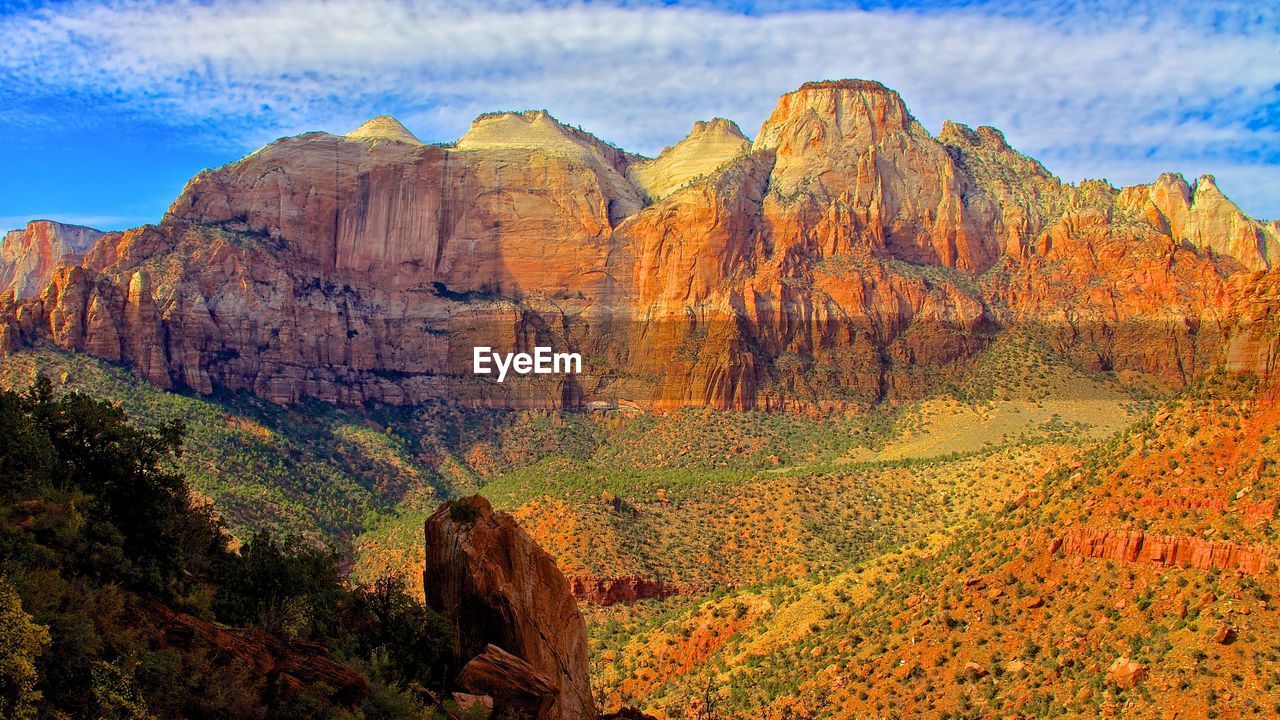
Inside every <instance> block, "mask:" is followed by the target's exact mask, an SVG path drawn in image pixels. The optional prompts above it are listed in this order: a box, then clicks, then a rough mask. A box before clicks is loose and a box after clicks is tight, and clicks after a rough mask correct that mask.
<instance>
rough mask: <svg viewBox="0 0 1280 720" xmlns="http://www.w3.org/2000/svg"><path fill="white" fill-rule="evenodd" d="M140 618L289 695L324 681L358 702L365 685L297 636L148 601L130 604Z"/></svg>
mask: <svg viewBox="0 0 1280 720" xmlns="http://www.w3.org/2000/svg"><path fill="white" fill-rule="evenodd" d="M133 612H134V614H135V615H136V616H137V617H138V620H139V624H140V625H141V626H142V627H146V628H148V629H150V630H151V631H153V632H155V633H157V634H158V637H159V638H161V639H162V641H163V642H164V643H165V644H166V645H168V646H171V647H179V648H183V649H185V650H203V651H209V652H211V653H212V655H213V657H214V658H215V660H217V661H219V662H223V663H235V664H237V665H241V666H244V667H247V668H249V669H250V670H251V671H252V672H251V676H252V677H255V678H263V679H264V680H265V681H266V683H267V687H266V688H265V689H266V690H268V691H270V692H274V693H277V694H283V695H285V696H294V695H297V694H298V693H299V692H301V691H302V690H303V689H304V688H307V687H313V686H324V687H327V688H329V689H330V692H332V696H331V697H332V700H333V701H334V702H336V703H338V704H340V705H346V706H348V707H358V706H359V705H360V703H361V702H362V701H363V700H364V699H365V698H366V697H368V696H369V686H368V683H366V682H365V679H364V677H363V676H362V675H361V674H360V673H358V672H356V671H355V670H353V669H351V668H349V667H347V666H346V665H343V664H342V663H339V662H337V661H335V660H332V659H330V658H329V654H328V651H327V650H325V648H324V647H322V646H320V645H316V644H314V643H309V642H305V641H301V640H295V641H293V642H285V641H284V640H281V639H280V638H278V637H276V636H275V635H272V634H271V633H268V632H266V631H263V630H260V629H242V628H230V627H225V626H222V625H216V624H214V623H211V622H209V621H207V620H201V619H200V618H197V617H195V616H192V615H188V614H186V613H181V612H177V611H175V610H172V609H170V608H168V607H166V606H164V605H162V604H160V603H158V602H154V601H148V602H146V603H145V604H143V605H141V606H139V607H137V608H134V609H133Z"/></svg>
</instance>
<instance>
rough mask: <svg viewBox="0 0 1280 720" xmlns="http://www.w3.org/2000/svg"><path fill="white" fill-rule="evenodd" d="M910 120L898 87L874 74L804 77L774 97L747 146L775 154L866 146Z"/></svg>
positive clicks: (909, 123) (902, 128)
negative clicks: (811, 79)
mask: <svg viewBox="0 0 1280 720" xmlns="http://www.w3.org/2000/svg"><path fill="white" fill-rule="evenodd" d="M914 123H915V119H914V118H912V117H911V113H910V112H908V111H907V107H906V105H905V104H903V102H902V98H901V97H900V96H899V95H898V93H897V92H895V91H893V90H890V89H889V88H887V87H885V86H884V85H882V84H881V83H878V82H875V81H874V80H823V81H820V82H807V83H805V84H803V85H801V86H800V88H799V89H797V90H795V91H793V92H789V93H787V94H786V95H783V96H782V98H781V99H779V100H778V105H777V106H776V107H775V108H774V111H773V114H772V115H770V116H769V119H768V120H765V122H764V125H763V126H761V128H760V134H759V135H758V136H757V137H756V141H755V144H754V146H753V147H754V148H755V149H757V150H760V149H774V150H777V151H778V153H779V155H780V156H782V155H799V154H804V153H808V152H812V151H817V152H823V153H829V152H830V151H832V150H833V149H834V148H835V147H836V146H844V145H850V144H852V145H855V146H860V147H866V146H867V145H870V144H872V143H873V142H875V141H876V140H877V139H878V138H880V137H883V136H884V135H886V134H888V133H891V132H895V131H906V130H909V129H910V128H911V126H912V124H914Z"/></svg>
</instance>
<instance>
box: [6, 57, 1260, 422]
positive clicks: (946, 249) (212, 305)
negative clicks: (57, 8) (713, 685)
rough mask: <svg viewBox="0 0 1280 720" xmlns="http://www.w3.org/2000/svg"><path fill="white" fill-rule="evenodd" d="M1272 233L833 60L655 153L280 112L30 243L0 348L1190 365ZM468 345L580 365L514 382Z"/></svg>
mask: <svg viewBox="0 0 1280 720" xmlns="http://www.w3.org/2000/svg"><path fill="white" fill-rule="evenodd" d="M7 245H8V242H6V246H7ZM1278 253H1280V230H1278V229H1277V225H1276V224H1275V223H1260V222H1257V221H1255V220H1253V219H1250V218H1248V217H1247V216H1245V215H1244V214H1243V213H1242V212H1240V210H1239V209H1238V208H1236V207H1235V206H1234V205H1233V204H1232V203H1231V202H1230V201H1229V200H1227V199H1226V198H1225V197H1224V196H1223V195H1222V193H1221V192H1220V191H1219V190H1218V188H1217V187H1216V184H1215V183H1214V181H1213V179H1212V178H1211V177H1208V176H1206V177H1203V178H1201V179H1200V180H1198V181H1197V182H1196V183H1195V184H1194V185H1190V184H1188V183H1187V182H1186V181H1185V180H1183V179H1182V178H1181V177H1180V176H1176V175H1165V176H1162V177H1160V178H1159V179H1158V180H1157V181H1156V182H1154V183H1152V184H1151V185H1141V186H1135V187H1130V188H1123V189H1118V188H1114V187H1111V186H1110V185H1108V184H1106V183H1103V182H1098V181H1089V182H1084V183H1081V184H1079V185H1071V184H1065V183H1063V182H1061V181H1060V180H1058V179H1057V178H1055V177H1053V176H1052V175H1051V174H1050V173H1048V172H1047V171H1046V170H1045V168H1044V167H1043V166H1041V165H1040V164H1039V163H1037V162H1036V161H1034V160H1032V159H1030V158H1027V157H1025V156H1023V155H1021V154H1020V153H1018V152H1017V151H1015V150H1014V149H1012V148H1011V147H1010V146H1009V145H1008V143H1007V142H1006V140H1005V138H1004V137H1003V135H1001V134H1000V132H999V131H998V130H995V129H994V128H987V127H979V128H976V129H972V128H968V127H965V126H963V125H960V124H958V123H952V122H948V123H947V124H945V125H944V126H943V128H942V129H941V132H940V133H939V134H938V136H937V137H934V136H932V135H931V134H930V133H929V132H928V131H927V130H926V129H925V128H924V127H923V126H921V124H920V123H919V122H918V121H916V120H915V118H913V117H912V116H911V114H910V112H909V111H908V110H907V108H906V105H905V104H904V103H903V101H902V99H901V98H900V97H899V96H898V94H897V93H895V92H893V91H892V90H889V89H888V88H885V87H884V86H883V85H880V84H879V83H875V82H870V81H861V80H841V81H828V82H816V83H806V84H805V85H803V86H802V87H800V88H799V89H797V90H796V91H795V92H792V93H788V94H787V95H785V96H783V97H782V98H781V99H780V100H779V102H778V105H777V107H776V109H775V110H774V112H773V113H772V114H771V115H770V117H769V118H768V120H767V121H766V122H765V123H764V125H763V126H762V127H761V128H760V131H759V133H757V135H756V137H755V139H754V141H750V142H748V141H747V139H746V138H745V137H743V136H742V134H741V132H739V131H738V130H737V127H736V126H735V125H733V124H732V123H731V122H729V121H726V120H712V121H709V122H706V123H699V124H697V125H695V126H694V129H693V131H692V132H691V133H690V135H689V136H688V137H687V138H685V139H684V140H682V141H680V142H679V143H677V144H676V145H674V146H672V147H670V148H668V149H667V150H665V151H663V152H662V153H661V154H660V155H659V156H658V157H657V158H654V159H646V158H642V157H640V156H637V155H633V154H630V153H627V152H624V151H622V150H619V149H617V148H614V147H612V146H610V145H609V144H607V143H605V142H602V141H601V140H599V139H597V138H595V137H594V136H592V135H590V134H588V133H586V132H583V131H581V130H579V129H576V128H572V127H569V126H567V125H564V124H563V123H560V122H559V121H557V120H556V119H555V118H553V117H551V116H550V115H549V114H547V113H546V112H545V111H534V112H524V113H495V114H489V115H483V116H481V117H479V118H477V119H476V121H475V122H474V124H473V125H472V127H471V129H470V130H469V131H468V132H467V133H466V134H465V135H464V136H463V137H462V138H460V139H459V140H458V142H457V143H456V144H455V145H453V146H444V145H424V144H422V143H421V142H420V141H418V139H417V138H415V137H413V135H412V134H411V133H409V131H408V130H407V129H405V128H404V127H403V126H402V125H400V124H399V123H398V122H397V121H395V120H394V119H392V118H388V117H381V118H375V119H374V120H371V121H370V122H368V123H366V124H365V125H363V126H361V127H360V128H359V129H357V130H355V131H353V132H352V133H349V134H348V135H346V136H334V135H328V134H325V133H308V134H304V135H300V136H297V137H292V138H285V139H282V140H279V141H277V142H274V143H272V144H270V145H268V146H267V147H265V148H263V149H262V150H260V151H258V152H256V153H254V154H252V155H250V156H248V157H246V158H244V159H243V160H240V161H239V162H236V163H232V164H230V165H228V166H226V167H223V168H219V169H217V170H212V171H206V172H202V173H200V174H199V175H197V176H196V177H195V178H194V179H193V180H192V181H191V182H190V183H188V185H187V187H186V188H185V189H184V191H183V193H182V195H181V196H180V197H179V198H178V199H177V200H176V201H175V202H174V204H173V206H172V207H171V208H170V212H169V213H168V214H167V215H166V217H165V218H164V220H163V221H162V222H161V223H160V224H159V225H156V226H147V227H142V228H137V229H134V230H130V231H127V232H124V233H111V234H107V235H104V236H102V237H101V238H98V239H97V241H96V243H95V244H94V245H93V247H92V248H91V249H90V250H89V251H88V252H86V253H85V255H84V257H83V258H82V259H79V260H78V261H77V260H76V259H75V258H74V256H73V257H71V258H70V262H68V263H66V264H63V265H62V267H60V268H54V267H53V265H54V264H56V263H54V262H51V261H43V260H41V261H39V262H35V263H34V265H35V266H37V267H39V268H40V270H39V272H35V273H28V277H29V278H40V280H39V281H36V282H32V281H30V280H28V281H24V288H25V289H24V291H23V292H22V293H19V294H18V295H17V296H15V297H12V298H9V297H8V296H0V351H8V350H12V349H14V348H16V347H20V346H21V345H23V344H24V343H30V342H36V341H47V342H52V343H54V344H56V345H58V346H61V347H65V348H70V349H75V350H80V351H83V352H87V353H91V354H93V355H97V356H100V357H104V358H108V359H112V360H119V361H122V362H125V363H127V364H128V365H130V366H131V367H133V368H134V369H135V370H136V371H137V372H138V373H139V374H140V375H142V376H143V377H145V378H147V379H148V380H150V381H152V382H154V383H156V384H157V385H160V386H161V387H186V388H190V389H192V390H195V391H197V392H203V393H207V392H211V391H212V390H213V389H215V388H222V389H227V390H247V391H250V392H253V393H255V394H257V395H259V396H262V397H265V398H268V399H270V400H273V401H277V402H292V401H296V400H299V399H300V398H303V397H316V398H320V399H323V400H327V401H331V402H344V403H363V402H370V401H375V402H382V403H390V404H407V403H419V402H423V401H426V400H431V399H446V400H449V401H452V402H455V403H458V404H465V405H482V406H499V407H579V406H587V405H589V406H592V407H596V406H610V405H613V404H618V405H635V406H640V407H651V408H674V407H680V406H687V405H710V406H715V407H721V408H773V409H783V408H806V409H830V408H842V407H845V406H848V405H860V404H866V403H874V402H880V401H884V400H895V399H902V398H910V397H913V396H917V395H919V394H921V393H923V392H926V391H927V390H928V377H930V375H931V373H934V372H936V371H943V372H946V371H950V370H953V369H955V368H958V367H962V366H963V365H964V364H965V363H967V362H968V361H969V359H970V358H971V357H972V356H973V355H974V354H975V353H977V352H978V351H980V350H981V349H982V348H983V347H985V346H986V345H987V343H988V342H990V340H991V339H992V338H993V337H994V336H995V335H996V334H998V333H1000V332H1005V331H1008V330H1010V329H1018V330H1019V331H1026V332H1033V333H1037V334H1039V335H1041V336H1043V337H1044V338H1046V339H1047V340H1048V341H1049V342H1051V343H1053V344H1054V345H1056V346H1057V348H1058V349H1059V350H1061V351H1062V352H1063V353H1066V354H1070V355H1073V356H1075V357H1076V358H1077V359H1078V360H1079V361H1080V362H1081V363H1083V364H1086V365H1089V366H1092V367H1094V368H1096V369H1098V370H1104V371H1106V370H1115V371H1125V372H1140V373H1149V374H1152V375H1155V376H1157V377H1160V378H1162V379H1164V380H1166V381H1169V382H1173V383H1181V382H1188V381H1190V380H1191V379H1192V378H1194V377H1196V376H1197V375H1199V374H1201V373H1203V372H1204V371H1206V370H1207V369H1209V368H1212V367H1216V366H1217V365H1218V364H1219V363H1221V362H1222V361H1223V360H1224V359H1228V360H1229V361H1230V362H1231V363H1232V366H1233V367H1235V368H1236V369H1239V370H1249V371H1256V370H1258V369H1261V370H1264V371H1267V372H1269V371H1270V368H1273V367H1274V365H1275V357H1276V355H1277V343H1276V341H1275V340H1274V334H1273V333H1269V332H1267V331H1266V330H1265V329H1260V328H1258V327H1257V326H1256V323H1258V322H1261V323H1263V324H1266V323H1269V322H1271V320H1269V318H1271V317H1272V315H1271V314H1270V313H1271V311H1270V309H1269V308H1270V307H1274V306H1275V305H1274V304H1269V303H1271V296H1270V295H1269V294H1268V293H1269V292H1271V291H1270V290H1268V288H1272V287H1273V286H1274V282H1275V281H1274V280H1271V279H1270V277H1271V274H1272V273H1271V272H1270V271H1269V270H1268V269H1269V268H1270V267H1271V265H1272V263H1273V262H1274V261H1275V259H1276V256H1277V254H1278ZM24 258H25V254H24ZM24 261H25V260H24ZM46 276H47V278H48V280H47V282H45V281H44V280H43V278H44V277H46ZM476 345H488V346H490V347H494V348H496V349H499V350H501V351H512V350H527V349H528V348H530V347H533V346H551V347H554V348H556V349H557V350H561V351H573V352H579V353H581V354H582V355H583V357H584V358H585V359H586V363H585V367H584V369H583V372H582V373H581V374H579V375H574V376H568V377H565V376H559V375H554V376H546V375H543V376H529V377H524V378H513V379H509V380H508V381H507V382H504V383H503V384H501V385H499V384H497V383H496V382H494V381H493V379H492V378H483V377H476V376H474V375H473V374H472V373H471V368H470V364H469V363H470V357H471V348H472V347H473V346H476Z"/></svg>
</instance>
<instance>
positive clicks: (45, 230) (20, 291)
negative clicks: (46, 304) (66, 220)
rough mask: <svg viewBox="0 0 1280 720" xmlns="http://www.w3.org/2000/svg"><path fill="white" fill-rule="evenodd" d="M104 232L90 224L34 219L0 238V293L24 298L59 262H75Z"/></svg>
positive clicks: (46, 280) (40, 285)
mask: <svg viewBox="0 0 1280 720" xmlns="http://www.w3.org/2000/svg"><path fill="white" fill-rule="evenodd" d="M102 235H103V233H102V232H99V231H98V230H94V229H93V228H87V227H82V226H80V225H64V224H62V223H58V222H53V221H52V220H33V221H31V222H29V223H27V226H26V227H25V228H23V229H22V230H12V231H10V232H8V233H7V234H6V235H5V236H4V239H3V240H0V293H4V292H5V291H8V290H12V291H13V294H14V297H15V298H16V299H18V300H24V299H26V298H28V297H31V296H32V295H35V294H36V293H37V292H39V291H40V290H43V289H44V287H45V285H47V284H48V283H49V278H50V277H52V276H53V271H54V270H55V269H56V268H57V267H58V266H60V265H65V264H76V263H79V262H80V259H81V258H82V257H83V256H84V253H85V251H87V250H88V249H89V248H90V247H92V246H93V244H94V243H95V242H97V241H98V239H99V238H101V237H102Z"/></svg>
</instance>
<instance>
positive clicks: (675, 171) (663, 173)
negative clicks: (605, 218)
mask: <svg viewBox="0 0 1280 720" xmlns="http://www.w3.org/2000/svg"><path fill="white" fill-rule="evenodd" d="M750 148H751V141H750V140H747V137H746V136H745V135H743V134H742V130H741V129H739V128H738V124H737V123H735V122H733V121H732V120H726V119H725V118H712V119H711V120H699V121H698V122H695V123H694V124H693V129H692V130H690V131H689V134H688V135H686V136H685V138H684V139H683V140H681V141H680V142H678V143H676V144H675V145H672V146H671V147H668V148H665V149H663V151H662V152H661V153H660V154H659V155H658V157H656V158H654V159H652V160H645V161H642V162H639V163H636V164H635V165H632V166H631V168H630V169H629V170H628V171H627V176H628V177H629V178H630V179H631V181H632V182H633V183H635V184H636V185H637V186H639V187H640V188H641V189H642V190H644V192H645V194H646V195H647V196H648V197H649V199H650V200H661V199H662V198H664V197H666V196H668V195H670V194H671V193H673V192H675V191H676V190H678V189H680V188H682V187H684V186H685V185H688V184H689V183H690V182H693V181H694V180H696V179H698V178H699V177H701V176H703V175H707V174H709V173H711V172H713V171H715V170H716V169H717V168H719V167H720V166H722V165H724V164H725V163H726V162H728V161H730V160H732V159H733V158H735V157H737V156H738V155H741V154H743V153H745V152H747V151H748V150H749V149H750Z"/></svg>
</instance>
